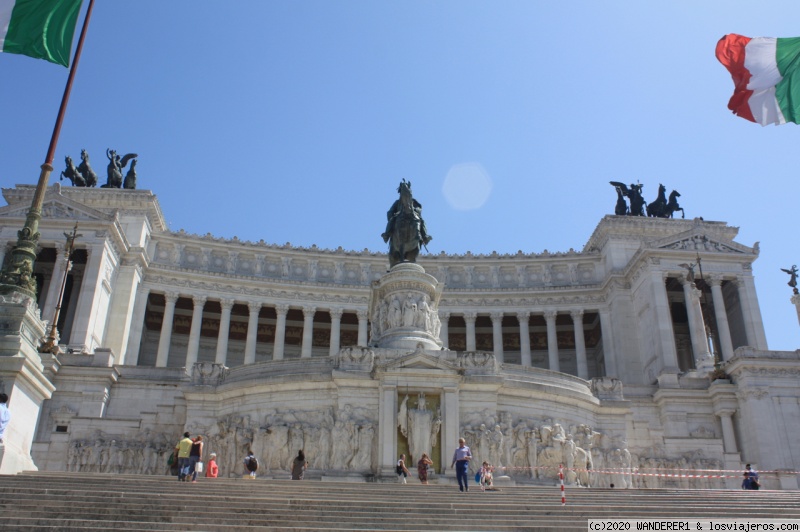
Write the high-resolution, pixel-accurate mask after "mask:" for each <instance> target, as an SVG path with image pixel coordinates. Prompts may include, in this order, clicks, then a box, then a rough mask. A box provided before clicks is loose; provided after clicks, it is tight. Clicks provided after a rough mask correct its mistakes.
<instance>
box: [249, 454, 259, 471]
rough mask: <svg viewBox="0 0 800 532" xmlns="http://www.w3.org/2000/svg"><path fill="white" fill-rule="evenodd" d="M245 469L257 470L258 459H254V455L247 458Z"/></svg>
mask: <svg viewBox="0 0 800 532" xmlns="http://www.w3.org/2000/svg"><path fill="white" fill-rule="evenodd" d="M247 470H248V471H251V472H252V471H256V470H258V460H256V457H255V456H251V457H250V458H248V459H247Z"/></svg>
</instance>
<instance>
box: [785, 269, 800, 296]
mask: <svg viewBox="0 0 800 532" xmlns="http://www.w3.org/2000/svg"><path fill="white" fill-rule="evenodd" d="M781 271H782V272H786V273H788V274H789V282H788V283H786V284H788V285H789V286H791V287H792V291H793V292H794V293H795V294H797V293H798V291H797V273H798V272H797V265H796V264H792V268H791V269H790V270H787V269H785V268H781Z"/></svg>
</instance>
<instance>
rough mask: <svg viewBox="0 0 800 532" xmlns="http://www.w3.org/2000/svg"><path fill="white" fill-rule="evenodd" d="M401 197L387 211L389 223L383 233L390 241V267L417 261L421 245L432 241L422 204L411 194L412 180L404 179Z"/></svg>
mask: <svg viewBox="0 0 800 532" xmlns="http://www.w3.org/2000/svg"><path fill="white" fill-rule="evenodd" d="M397 192H399V193H400V199H398V200H397V201H395V202H394V204H393V205H392V208H391V209H389V212H387V213H386V218H387V220H388V223H387V225H386V231H385V232H384V233H383V234H382V235H381V236H382V237H383V241H384V242H388V243H389V267H390V268H392V267H394V266H395V265H396V264H399V263H401V262H416V261H417V255H419V251H420V247H421V246H424V245H426V244H427V243H428V242H430V241H431V237H430V236H429V235H428V234H427V231H426V229H425V222H424V220H423V219H422V215H421V212H422V205H421V204H420V203H419V202H418V201H417V200H415V199H414V198H413V196H412V195H411V182H410V181H406V180H405V179H403V181H402V183H400V186H399V187H397Z"/></svg>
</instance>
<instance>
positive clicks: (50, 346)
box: [39, 222, 83, 355]
mask: <svg viewBox="0 0 800 532" xmlns="http://www.w3.org/2000/svg"><path fill="white" fill-rule="evenodd" d="M64 236H65V237H67V243H66V245H65V246H64V277H62V279H61V290H59V291H58V300H57V301H56V309H55V311H53V321H52V322H51V323H50V332H49V333H48V334H47V337H46V338H45V339H44V343H42V345H41V346H40V347H39V352H40V353H53V354H54V355H55V354H57V352H58V336H57V335H58V330H57V327H58V317H59V315H60V314H61V303H62V301H63V300H64V290H65V289H66V287H67V276H68V275H69V272H70V270H72V252H73V251H75V239H76V238H78V237H79V236H83V235H79V234H78V224H77V222H76V223H75V227H73V228H72V233H71V234H70V233H64Z"/></svg>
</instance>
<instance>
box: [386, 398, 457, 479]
mask: <svg viewBox="0 0 800 532" xmlns="http://www.w3.org/2000/svg"><path fill="white" fill-rule="evenodd" d="M380 394H381V395H380V402H379V406H378V408H379V411H378V459H379V460H380V462H379V464H378V467H379V471H380V474H381V476H385V477H390V478H394V476H395V475H394V466H395V460H397V386H395V385H392V384H384V385H383V386H381V390H380ZM448 465H449V464H448Z"/></svg>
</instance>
